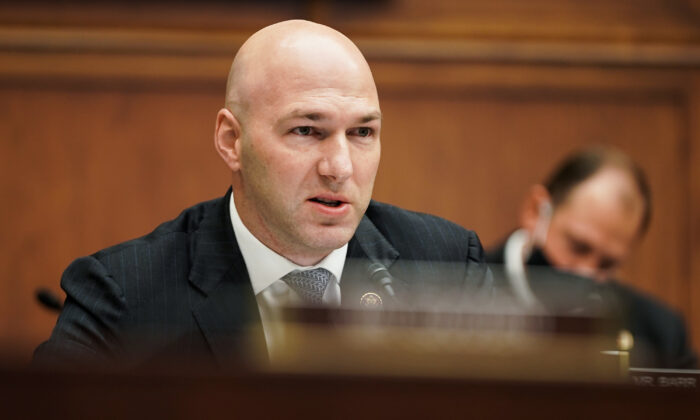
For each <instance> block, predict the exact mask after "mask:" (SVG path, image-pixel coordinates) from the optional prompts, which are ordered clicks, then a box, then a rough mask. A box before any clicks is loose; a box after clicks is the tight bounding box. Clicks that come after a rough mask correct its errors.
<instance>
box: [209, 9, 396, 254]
mask: <svg viewBox="0 0 700 420" xmlns="http://www.w3.org/2000/svg"><path fill="white" fill-rule="evenodd" d="M381 119H382V118H381V110H380V109H379V99H378V97H377V88H376V87H375V85H374V79H373V78H372V73H371V72H370V69H369V66H368V64H367V62H366V61H365V59H364V57H363V56H362V54H361V53H360V51H359V50H358V49H357V47H356V46H355V45H354V44H353V43H352V42H351V41H350V40H349V39H348V38H346V37H345V36H344V35H342V34H341V33H340V32H338V31H336V30H334V29H331V28H329V27H326V26H323V25H319V24H316V23H311V22H306V21H301V20H292V21H286V22H281V23H278V24H275V25H271V26H268V27H266V28H264V29H262V30H260V31H259V32H257V33H255V34H254V35H253V36H251V37H250V38H249V39H248V40H247V41H246V42H245V43H244V44H243V46H241V48H240V50H239V51H238V54H237V55H236V57H235V59H234V61H233V64H232V65H231V72H230V74H229V79H228V87H227V93H226V107H225V108H224V109H221V110H219V113H218V114H217V122H216V128H215V133H214V142H215V146H216V148H217V151H218V152H219V154H220V155H221V157H222V158H223V159H224V162H226V164H227V165H228V167H229V168H230V169H231V175H232V177H231V185H232V187H233V191H234V193H233V197H234V204H235V208H236V210H237V212H238V214H239V216H240V218H241V220H242V221H243V224H244V225H245V226H246V227H247V228H248V230H249V231H250V232H251V233H252V234H253V236H255V237H256V238H257V239H258V240H259V241H260V242H262V243H263V244H264V245H266V246H267V247H268V248H270V249H272V250H273V251H275V252H276V253H278V254H279V255H282V256H284V257H285V258H287V259H288V260H290V261H293V262H295V263H297V264H299V265H313V264H316V263H317V262H318V261H320V260H321V259H323V258H325V257H326V256H327V255H328V254H329V253H330V252H332V251H333V250H335V249H339V248H340V247H342V246H343V245H345V244H347V243H348V241H349V240H350V238H352V236H353V235H354V233H355V230H356V229H357V226H358V224H359V223H360V220H361V219H362V217H363V215H364V213H365V211H366V209H367V207H368V206H369V202H370V200H371V197H372V188H373V187H374V179H375V176H376V174H377V168H378V167H379V160H380V154H381V145H380V131H381Z"/></svg>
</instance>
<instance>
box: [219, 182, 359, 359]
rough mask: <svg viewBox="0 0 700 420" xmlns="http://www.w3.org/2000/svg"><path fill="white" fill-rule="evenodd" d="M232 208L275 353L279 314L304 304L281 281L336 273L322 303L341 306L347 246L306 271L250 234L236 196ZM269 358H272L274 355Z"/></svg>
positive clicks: (237, 239)
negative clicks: (293, 275)
mask: <svg viewBox="0 0 700 420" xmlns="http://www.w3.org/2000/svg"><path fill="white" fill-rule="evenodd" d="M229 208H230V214H231V224H232V225H233V232H234V233H235V235H236V241H237V242H238V247H239V248H240V250H241V254H242V255H243V260H244V261H245V265H246V268H247V269H248V276H249V277H250V282H251V284H252V286H253V292H254V293H255V297H256V299H257V302H258V309H259V310H260V318H261V319H262V324H263V330H264V332H265V341H266V343H267V348H268V351H269V352H272V349H273V348H274V347H275V346H274V344H275V341H276V340H277V337H278V335H277V334H278V332H276V331H275V325H276V324H275V323H274V321H275V319H276V318H275V317H276V314H277V311H276V310H277V309H279V308H280V307H282V306H285V305H294V304H299V303H301V298H300V297H299V296H298V295H297V294H296V292H294V291H293V290H292V289H291V288H290V287H289V286H288V285H287V283H285V282H284V281H282V280H281V278H282V277H284V276H285V275H287V274H288V273H289V272H291V271H293V270H309V269H313V268H319V267H322V268H325V269H326V270H328V271H330V272H331V273H333V276H334V277H335V281H333V280H331V281H330V282H329V283H328V287H327V288H326V291H325V293H324V295H323V299H322V301H323V303H324V304H325V305H329V306H337V305H340V276H341V274H342V272H343V267H344V265H345V257H346V254H347V250H348V244H347V243H346V244H345V245H343V246H342V247H340V248H338V249H336V250H333V251H332V252H331V253H330V254H328V255H327V256H326V257H325V258H324V259H323V260H321V261H320V262H319V263H318V264H316V265H314V266H310V267H303V266H300V265H298V264H295V263H293V262H291V261H289V260H288V259H286V258H285V257H283V256H281V255H279V254H278V253H276V252H275V251H273V250H271V249H270V248H268V247H267V246H266V245H265V244H263V243H262V242H260V241H259V240H258V238H256V237H255V236H253V234H252V233H250V231H249V230H248V228H247V227H246V226H245V225H244V224H243V221H242V220H241V218H240V216H239V215H238V211H237V210H236V206H235V204H234V194H233V193H231V202H230V203H229ZM270 356H271V357H272V356H273V355H272V353H271V354H270Z"/></svg>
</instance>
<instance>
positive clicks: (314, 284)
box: [282, 268, 333, 305]
mask: <svg viewBox="0 0 700 420" xmlns="http://www.w3.org/2000/svg"><path fill="white" fill-rule="evenodd" d="M331 277H333V273H331V272H330V271H328V270H326V269H325V268H314V269H313V270H304V271H302V270H294V271H292V272H290V273H289V274H287V275H286V276H284V277H282V281H284V282H285V283H287V285H289V287H291V288H292V290H294V291H295V292H296V293H297V294H298V295H299V297H300V298H301V299H302V300H303V301H304V302H306V303H311V304H316V305H318V304H321V299H323V293H324V292H325V291H326V287H327V286H328V283H329V282H330V280H331Z"/></svg>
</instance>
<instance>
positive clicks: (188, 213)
mask: <svg viewBox="0 0 700 420" xmlns="http://www.w3.org/2000/svg"><path fill="white" fill-rule="evenodd" d="M224 200H225V199H224V198H216V199H212V200H208V201H204V202H201V203H198V204H195V205H194V206H191V207H188V208H186V209H184V210H182V212H180V214H179V215H178V216H177V217H176V218H174V219H172V220H168V221H166V222H163V223H161V224H160V225H158V227H156V228H155V229H154V230H153V231H152V232H150V233H148V234H146V235H144V236H141V237H138V238H135V239H131V240H128V241H125V242H121V243H119V244H116V245H112V246H110V247H108V248H105V249H102V250H100V251H98V252H96V253H94V254H92V256H93V257H95V258H97V259H98V260H105V259H107V258H109V257H114V255H115V254H117V255H118V254H121V253H125V252H131V253H133V252H139V250H140V249H144V248H150V247H162V246H163V245H165V244H169V243H176V242H182V241H188V240H189V238H190V236H191V235H192V234H194V233H196V232H197V231H199V230H200V229H201V228H202V223H203V221H204V220H205V219H206V218H207V217H208V216H210V215H212V214H213V213H214V212H218V211H220V210H221V207H222V206H223V205H224Z"/></svg>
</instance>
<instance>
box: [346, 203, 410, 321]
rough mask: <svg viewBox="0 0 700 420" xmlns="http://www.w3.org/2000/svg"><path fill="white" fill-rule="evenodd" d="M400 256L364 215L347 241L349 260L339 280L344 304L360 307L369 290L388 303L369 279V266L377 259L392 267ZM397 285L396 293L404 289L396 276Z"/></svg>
mask: <svg viewBox="0 0 700 420" xmlns="http://www.w3.org/2000/svg"><path fill="white" fill-rule="evenodd" d="M398 257H399V252H398V251H397V250H396V249H395V248H394V247H393V246H392V245H391V244H390V243H389V241H387V239H386V238H385V237H384V235H382V233H381V232H379V230H378V229H377V227H376V226H375V225H374V224H373V223H372V222H371V221H370V220H369V218H368V217H367V216H364V217H363V218H362V220H361V221H360V225H359V226H358V227H357V231H355V235H354V236H353V237H352V239H351V240H350V242H349V243H348V254H347V259H346V261H345V266H344V267H343V274H342V279H341V282H340V290H341V299H342V303H343V307H346V308H361V307H362V304H361V299H362V296H363V295H365V294H366V293H368V292H372V293H376V294H378V295H379V296H380V297H381V298H382V301H383V302H389V299H388V296H386V293H385V292H384V291H383V290H380V289H379V288H378V287H377V285H376V284H374V283H372V282H371V281H370V279H369V276H368V273H367V269H368V266H369V264H371V263H374V262H377V263H380V264H382V265H383V266H384V267H386V268H387V269H389V268H390V267H391V266H392V265H393V264H394V262H395V261H396V259H397V258H398ZM394 288H395V289H396V291H397V294H399V293H400V291H402V290H403V289H404V285H403V283H402V282H401V280H399V279H394Z"/></svg>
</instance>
